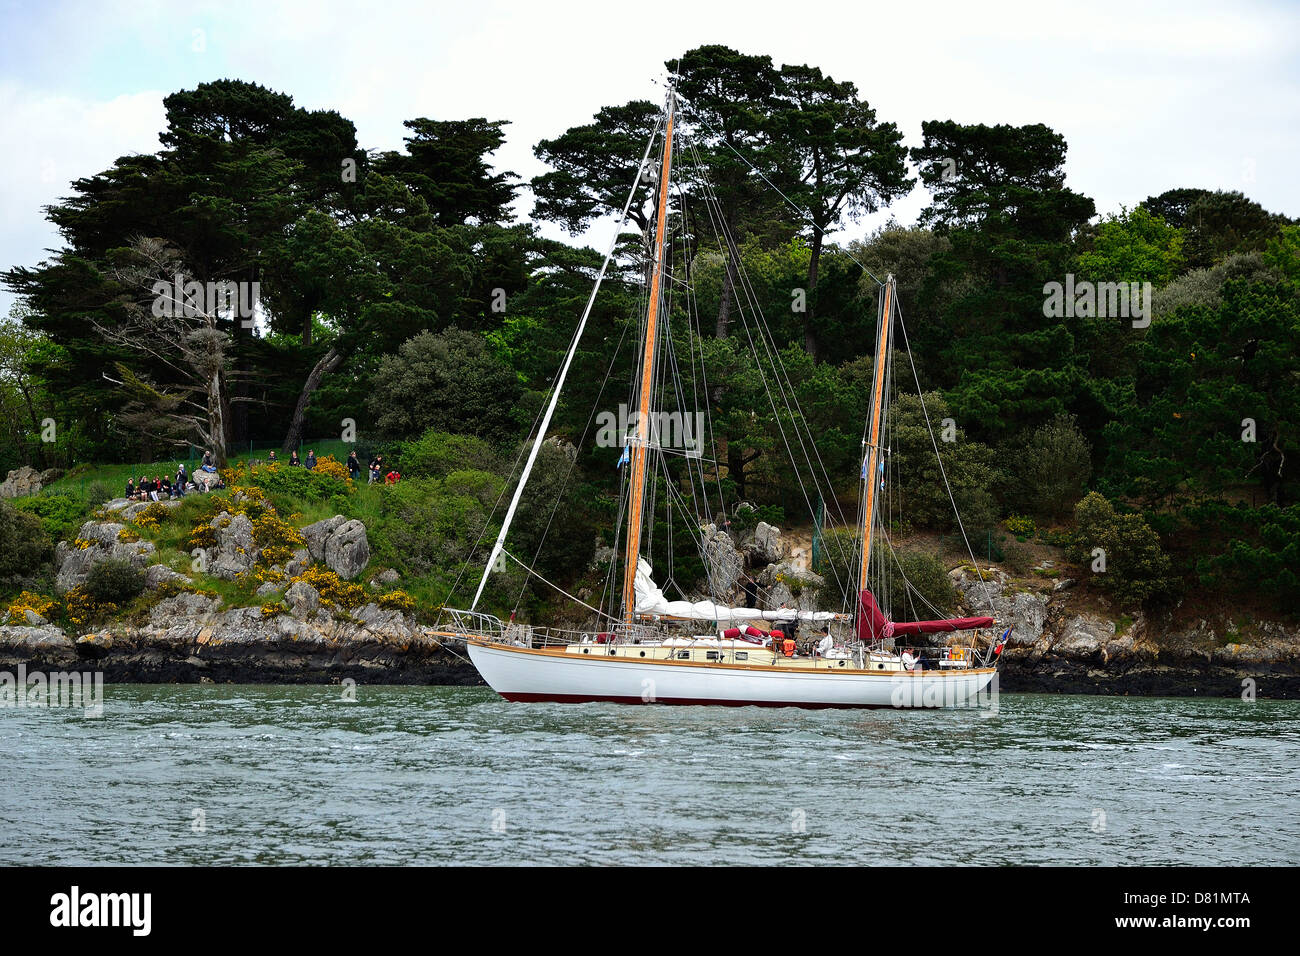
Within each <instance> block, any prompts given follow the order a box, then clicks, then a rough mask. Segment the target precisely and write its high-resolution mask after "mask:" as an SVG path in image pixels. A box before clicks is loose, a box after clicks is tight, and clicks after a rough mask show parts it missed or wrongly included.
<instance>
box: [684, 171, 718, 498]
mask: <svg viewBox="0 0 1300 956" xmlns="http://www.w3.org/2000/svg"><path fill="white" fill-rule="evenodd" d="M691 148H693V147H691ZM678 196H679V197H680V205H681V209H682V228H683V231H685V232H692V234H693V231H692V227H691V224H690V216H691V213H690V211H689V204H688V203H686V201H685V194H684V193H683V192H682V190H681V188H680V186H679V187H678ZM687 254H689V250H687ZM688 271H689V270H688ZM692 320H693V321H694V326H692V324H691V323H692ZM686 328H687V336H688V342H690V357H691V382H692V388H694V381H695V358H696V353H697V352H698V354H699V360H700V381H701V382H702V384H703V395H704V416H705V422H706V424H707V434H708V442H709V447H710V448H711V449H714V450H715V453H716V449H717V447H718V444H717V431H716V430H715V428H714V426H713V396H712V393H711V391H710V389H709V374H708V368H707V367H708V361H707V357H706V356H705V354H704V330H703V328H702V326H701V324H700V306H699V298H698V296H697V295H696V290H695V283H694V282H693V281H688V282H687V285H686ZM697 345H698V349H697V348H696V346H697ZM697 395H698V393H697ZM697 404H698V397H697ZM704 440H705V438H704V435H701V436H700V441H701V443H703V441H704ZM699 471H700V492H701V494H702V496H703V498H704V503H705V505H706V507H708V506H709V488H708V480H707V479H706V478H705V477H704V463H703V461H701V463H700V467H699ZM713 477H714V482H715V484H716V485H717V489H718V507H719V508H720V509H721V511H722V513H723V514H725V513H726V511H727V503H726V498H725V496H724V495H723V492H722V469H721V468H720V467H719V466H718V463H717V461H716V460H715V461H713Z"/></svg>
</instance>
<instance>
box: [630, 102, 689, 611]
mask: <svg viewBox="0 0 1300 956" xmlns="http://www.w3.org/2000/svg"><path fill="white" fill-rule="evenodd" d="M675 105H676V104H675V102H674V96H673V94H672V93H671V92H670V93H669V94H668V106H667V109H668V121H667V124H666V128H665V132H664V153H663V161H662V162H661V163H660V164H659V213H658V219H657V221H656V223H655V264H654V272H653V273H652V274H651V276H650V303H649V307H648V309H647V313H646V333H645V351H644V352H643V353H642V355H641V394H640V402H639V408H638V414H637V420H636V438H635V440H633V441H632V443H631V444H632V449H631V452H632V454H631V466H632V480H631V492H632V497H631V507H629V508H628V523H627V559H626V561H625V562H624V567H623V615H624V621H625V622H626V623H627V624H632V623H633V622H634V620H635V618H636V569H637V564H638V561H639V558H640V552H641V524H642V515H641V512H642V507H643V505H644V501H645V471H646V452H647V448H648V446H649V443H650V398H651V394H652V392H653V391H654V388H653V385H654V360H655V332H656V326H657V325H658V318H659V286H660V281H661V279H662V277H663V269H664V222H665V220H666V219H667V215H668V183H669V173H670V171H671V168H672V158H673V118H674V116H673V113H674V106H675Z"/></svg>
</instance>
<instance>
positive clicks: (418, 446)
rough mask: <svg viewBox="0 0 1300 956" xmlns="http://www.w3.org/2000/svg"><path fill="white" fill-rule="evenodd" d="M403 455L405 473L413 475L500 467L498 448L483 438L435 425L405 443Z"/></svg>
mask: <svg viewBox="0 0 1300 956" xmlns="http://www.w3.org/2000/svg"><path fill="white" fill-rule="evenodd" d="M401 458H402V474H403V475H404V476H408V477H412V478H415V477H420V478H444V477H446V476H447V475H449V474H451V473H452V472H453V471H461V470H464V469H467V468H469V469H474V470H476V471H487V472H492V471H495V470H496V469H497V467H498V462H497V456H496V452H494V451H493V450H492V446H491V445H489V444H488V443H487V442H485V441H484V440H483V439H481V438H478V437H476V436H474V435H456V434H452V433H451V432H440V431H438V430H437V429H433V428H431V429H429V430H428V431H426V432H425V433H424V434H423V435H421V436H420V437H419V438H417V439H415V440H414V441H409V442H406V443H405V444H404V445H402V454H401ZM363 464H364V463H363ZM390 464H391V463H390Z"/></svg>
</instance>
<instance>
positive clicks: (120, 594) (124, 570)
mask: <svg viewBox="0 0 1300 956" xmlns="http://www.w3.org/2000/svg"><path fill="white" fill-rule="evenodd" d="M142 591H144V572H143V571H141V570H140V569H139V568H137V567H135V566H134V565H132V564H131V563H130V562H129V561H122V560H119V559H117V558H110V559H109V560H107V561H101V562H99V563H98V564H96V565H95V566H94V567H93V568H91V569H90V574H89V575H88V576H87V577H86V593H87V594H89V595H90V596H91V597H92V598H94V600H95V601H97V602H98V603H100V604H117V605H121V604H125V603H126V602H127V601H130V600H132V599H133V598H135V597H137V596H139V594H140V593H141V592H142Z"/></svg>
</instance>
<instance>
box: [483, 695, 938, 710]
mask: <svg viewBox="0 0 1300 956" xmlns="http://www.w3.org/2000/svg"><path fill="white" fill-rule="evenodd" d="M501 696H502V697H504V698H505V699H506V700H509V701H514V702H516V703H526V704H532V703H542V702H546V703H553V704H597V703H605V704H650V703H654V704H699V705H706V706H710V707H802V708H804V709H806V710H827V709H831V710H863V709H866V710H876V709H884V708H888V707H892V705H890V704H816V703H808V702H801V701H793V700H716V699H714V698H711V697H708V698H701V697H656V698H655V699H654V700H653V701H648V700H643V699H642V698H640V697H617V696H602V695H594V694H506V693H502V694H501ZM900 709H901V708H900ZM907 709H909V710H916V709H920V708H907ZM934 709H937V708H934Z"/></svg>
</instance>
